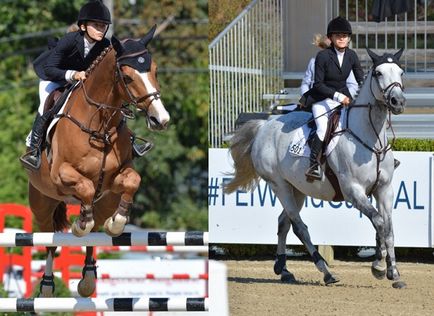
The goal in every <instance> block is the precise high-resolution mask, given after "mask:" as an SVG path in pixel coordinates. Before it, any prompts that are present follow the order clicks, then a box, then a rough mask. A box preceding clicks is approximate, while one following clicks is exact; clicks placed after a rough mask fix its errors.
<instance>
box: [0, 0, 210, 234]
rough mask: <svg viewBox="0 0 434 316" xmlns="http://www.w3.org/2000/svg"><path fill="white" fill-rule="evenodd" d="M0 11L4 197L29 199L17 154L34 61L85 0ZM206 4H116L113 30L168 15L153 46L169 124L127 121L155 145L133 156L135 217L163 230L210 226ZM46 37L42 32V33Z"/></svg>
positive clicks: (34, 95) (26, 122) (141, 29)
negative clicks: (162, 128) (158, 129)
mask: <svg viewBox="0 0 434 316" xmlns="http://www.w3.org/2000/svg"><path fill="white" fill-rule="evenodd" d="M6 2H7V5H4V6H2V7H1V8H0V18H2V23H1V25H0V35H1V40H0V48H1V52H2V53H1V54H0V55H1V57H2V59H1V61H0V71H1V72H0V119H1V120H2V122H3V127H4V128H3V129H2V130H1V132H0V142H1V146H0V162H1V165H0V176H1V180H0V181H1V182H0V184H1V187H0V201H1V202H19V203H26V204H27V178H26V174H25V172H24V170H23V169H22V167H21V166H20V165H19V162H18V157H19V156H20V155H21V154H22V153H23V152H24V150H25V145H24V139H25V137H26V135H27V133H28V132H29V130H30V127H31V122H32V121H33V117H34V113H35V112H36V108H37V105H38V91H37V83H38V79H37V77H36V75H35V74H34V72H33V70H32V65H31V61H32V60H33V59H34V58H35V57H36V56H38V54H40V53H41V52H42V51H43V50H44V49H45V46H46V40H47V37H49V36H61V35H62V34H63V33H64V32H65V30H66V27H67V26H68V25H69V24H70V23H73V21H74V20H75V17H76V16H77V12H78V9H79V8H80V6H81V5H82V4H83V3H85V1H60V0H49V1H46V2H44V6H43V8H42V6H41V5H40V1H24V0H17V1H6ZM207 12H208V7H207V1H205V0H200V1H195V0H189V1H182V2H174V1H168V0H163V1H158V0H152V1H149V0H147V1H144V0H138V1H136V4H135V5H134V6H133V5H131V4H130V3H129V2H127V1H121V0H117V1H114V22H115V23H114V34H115V35H116V36H117V37H119V38H121V39H122V38H127V37H131V38H138V37H140V36H143V35H144V34H145V33H146V31H147V30H148V29H149V28H150V27H151V26H152V25H153V24H159V25H161V24H162V23H163V21H167V20H170V21H171V22H170V23H169V24H168V25H167V27H166V28H165V29H164V31H163V32H162V33H161V34H160V35H158V36H157V37H156V38H155V39H154V40H153V41H152V42H151V44H150V45H149V48H150V50H151V52H152V53H153V58H154V59H155V60H156V61H157V62H158V65H159V69H160V70H159V82H160V85H161V94H162V99H163V102H164V103H165V105H166V108H167V109H168V111H169V112H170V114H171V126H170V128H169V130H168V131H166V132H164V133H150V132H149V131H148V130H147V129H146V127H145V126H144V125H145V121H144V119H143V118H138V119H137V120H135V121H131V122H129V123H128V124H129V127H130V128H132V129H133V130H134V131H135V132H136V133H137V134H138V135H140V136H142V135H143V136H145V137H147V138H149V139H151V140H152V141H153V142H154V143H155V149H153V150H152V151H151V152H150V153H149V154H148V155H147V156H145V157H143V158H140V159H138V160H136V161H135V166H136V168H137V170H138V172H139V173H140V174H141V176H142V185H141V187H140V190H139V192H138V193H137V195H136V199H135V203H134V209H133V212H132V217H133V220H134V222H135V223H137V224H139V225H146V226H147V227H149V226H150V225H153V226H155V227H158V228H163V229H168V228H171V229H175V228H176V229H183V228H188V229H203V230H204V229H206V225H207V203H206V200H207V198H206V196H207V191H206V185H207V150H208V144H207V117H208V94H209V93H208V91H209V88H208V72H207V62H208V56H207V30H208V29H207ZM41 34H42V35H41Z"/></svg>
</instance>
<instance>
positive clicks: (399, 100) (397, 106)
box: [389, 96, 407, 115]
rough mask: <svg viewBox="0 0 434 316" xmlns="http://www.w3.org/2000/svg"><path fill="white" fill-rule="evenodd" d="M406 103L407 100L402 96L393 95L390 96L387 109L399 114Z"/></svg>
mask: <svg viewBox="0 0 434 316" xmlns="http://www.w3.org/2000/svg"><path fill="white" fill-rule="evenodd" d="M406 104H407V100H406V98H405V97H404V96H399V97H395V96H392V97H391V98H390V102H389V109H390V110H391V111H392V113H393V114H395V115H397V114H401V113H403V112H404V110H405V105H406Z"/></svg>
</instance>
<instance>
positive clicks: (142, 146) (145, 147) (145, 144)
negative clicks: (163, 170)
mask: <svg viewBox="0 0 434 316" xmlns="http://www.w3.org/2000/svg"><path fill="white" fill-rule="evenodd" d="M136 139H139V140H140V141H141V142H140V143H139V144H137V143H136ZM132 143H133V157H143V156H144V155H145V154H146V153H147V152H148V151H150V150H151V149H152V148H153V147H154V144H153V143H151V142H150V141H147V140H146V139H144V138H141V137H137V136H135V137H134V138H133V139H132Z"/></svg>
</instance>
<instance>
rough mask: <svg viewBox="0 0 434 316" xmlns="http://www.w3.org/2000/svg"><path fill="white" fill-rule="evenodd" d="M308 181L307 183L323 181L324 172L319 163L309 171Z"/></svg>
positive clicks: (306, 174) (307, 173)
mask: <svg viewBox="0 0 434 316" xmlns="http://www.w3.org/2000/svg"><path fill="white" fill-rule="evenodd" d="M305 176H306V180H307V182H313V181H315V180H321V179H322V170H321V166H320V165H319V164H318V163H315V164H313V165H311V166H310V167H309V169H307V171H306V173H305Z"/></svg>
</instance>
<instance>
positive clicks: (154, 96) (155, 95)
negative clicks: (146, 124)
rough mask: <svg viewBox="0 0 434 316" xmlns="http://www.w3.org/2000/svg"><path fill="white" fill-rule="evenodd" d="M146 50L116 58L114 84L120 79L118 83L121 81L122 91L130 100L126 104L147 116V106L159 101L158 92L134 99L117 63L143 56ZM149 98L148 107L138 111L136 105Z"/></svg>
mask: <svg viewBox="0 0 434 316" xmlns="http://www.w3.org/2000/svg"><path fill="white" fill-rule="evenodd" d="M147 51H148V50H147V49H144V50H142V51H140V52H137V53H134V54H128V55H123V56H120V57H118V58H116V75H115V76H116V82H118V79H120V81H121V83H122V86H123V88H124V90H125V92H126V93H127V95H128V98H129V99H130V101H129V102H128V103H127V104H133V105H134V106H135V107H136V108H137V110H138V111H140V112H141V111H145V115H146V116H147V108H148V107H149V105H150V104H151V103H152V102H153V101H154V100H159V99H160V98H161V94H160V91H158V90H157V91H155V92H151V93H148V94H145V95H144V96H142V97H136V96H134V94H133V93H132V92H131V90H130V89H129V88H128V84H127V83H126V81H125V77H124V75H123V74H122V70H121V64H120V63H119V62H120V61H121V60H122V59H126V58H131V57H136V56H140V55H143V54H145V53H146V52H147ZM149 98H151V99H150V101H149V103H148V106H145V109H140V108H138V107H137V105H138V104H139V103H142V102H145V101H146V100H147V99H149Z"/></svg>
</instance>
